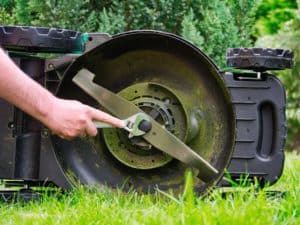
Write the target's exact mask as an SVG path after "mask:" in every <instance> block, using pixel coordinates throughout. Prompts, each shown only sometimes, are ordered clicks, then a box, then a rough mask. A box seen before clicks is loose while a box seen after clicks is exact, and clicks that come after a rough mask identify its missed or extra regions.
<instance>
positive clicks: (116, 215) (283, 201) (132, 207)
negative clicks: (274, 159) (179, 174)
mask: <svg viewBox="0 0 300 225" xmlns="http://www.w3.org/2000/svg"><path fill="white" fill-rule="evenodd" d="M299 175H300V156H299V155H296V154H295V153H289V154H287V157H286V163H285V170H284V173H283V176H282V177H281V179H280V180H279V181H278V182H277V184H275V185H274V186H272V187H269V188H268V190H281V191H286V193H285V195H284V196H279V195H278V196H268V194H267V192H266V191H263V190H261V191H258V192H257V191H255V190H254V188H250V189H249V190H247V191H246V190H245V189H241V190H240V191H238V192H235V193H234V194H233V195H229V196H227V198H223V197H222V196H221V194H220V190H216V191H214V192H213V193H212V195H211V197H210V198H200V197H194V196H193V195H191V193H190V194H186V195H185V197H177V198H175V197H172V196H166V195H164V194H157V195H155V196H150V195H139V194H137V193H130V194H126V195H124V194H121V193H111V192H109V191H105V192H104V193H103V192H97V191H90V190H86V189H84V188H78V189H77V190H74V191H72V192H71V193H68V194H67V195H63V196H62V197H57V196H51V197H47V196H46V197H44V199H43V200H42V201H39V202H29V203H26V204H24V203H23V204H22V203H11V204H5V203H1V205H0V207H1V209H0V214H1V215H0V224H22V225H23V224H64V225H65V224H76V225H79V224H103V225H104V224H105V225H108V224H151V225H155V224H164V225H169V224H228V225H232V224H240V225H243V224H256V225H257V224H264V225H266V224H300V176H299ZM187 193H189V191H188V192H187Z"/></svg>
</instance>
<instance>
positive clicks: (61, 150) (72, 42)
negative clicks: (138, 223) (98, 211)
mask: <svg viewBox="0 0 300 225" xmlns="http://www.w3.org/2000/svg"><path fill="white" fill-rule="evenodd" d="M0 45H1V46H2V48H4V49H5V50H6V51H7V53H8V54H9V56H10V57H11V58H12V59H13V60H14V62H15V63H16V64H17V65H18V66H19V67H20V68H21V69H22V70H23V71H24V72H25V73H26V74H28V76H30V77H31V78H32V79H34V80H35V81H37V82H38V83H40V84H41V85H43V86H44V87H45V88H47V89H48V90H49V91H51V92H52V93H53V94H55V95H56V96H58V97H60V98H64V99H74V100H78V101H80V102H82V103H84V104H88V105H90V106H92V107H95V108H98V109H101V110H104V111H106V112H108V113H111V114H112V115H114V116H116V117H118V118H120V119H124V120H125V119H127V120H126V121H127V122H128V124H127V125H128V126H127V129H118V128H111V127H107V126H106V125H105V124H98V125H97V126H98V127H99V130H98V135H97V136H96V137H78V138H75V139H73V140H65V139H62V138H60V137H58V136H56V135H54V134H52V133H51V131H50V130H48V129H47V128H46V127H43V126H42V124H41V123H40V122H38V121H37V120H35V119H34V118H32V117H30V116H29V115H27V114H26V113H24V112H23V111H21V110H20V109H18V108H16V107H15V106H12V105H10V104H9V103H7V102H5V101H4V100H0V109H1V110H0V178H1V179H2V180H3V187H4V188H6V187H16V186H17V187H21V191H19V193H20V194H21V195H24V196H25V197H26V196H27V197H28V196H29V197H32V193H33V192H32V191H31V190H32V188H33V187H37V186H47V185H49V184H51V185H55V186H58V187H61V188H63V189H68V188H71V187H72V186H74V185H76V184H77V183H81V184H85V185H90V186H95V187H99V188H102V187H109V188H110V189H116V188H121V189H122V190H124V191H128V190H136V191H138V192H154V191H155V190H157V189H159V190H162V191H168V190H172V191H173V192H180V191H181V190H182V189H183V187H184V181H185V178H184V174H185V172H186V171H187V170H190V171H192V174H193V177H194V186H195V191H196V192H198V193H200V194H201V193H205V192H206V191H207V190H208V189H209V188H211V187H213V186H230V184H231V182H239V180H240V179H247V181H250V183H251V182H254V181H255V182H259V184H261V185H262V186H263V185H264V184H266V183H269V184H273V183H275V182H276V181H277V180H278V179H279V177H280V175H281V173H282V170H283V165H284V143H285V139H286V131H287V127H286V118H285V107H286V100H285V90H284V87H283V85H282V83H281V82H280V80H279V79H277V78H276V77H275V76H273V75H272V74H270V73H269V72H267V71H271V70H282V69H287V68H291V67H292V65H293V53H292V52H291V51H289V50H284V49H269V48H231V49H228V51H227V67H228V69H227V71H222V70H220V69H219V68H218V67H217V65H216V64H215V63H214V62H213V61H212V59H211V58H210V57H208V56H207V55H206V54H205V53H204V52H202V51H201V50H200V49H199V48H197V47H196V46H194V45H193V44H191V43H190V42H188V41H186V40H184V39H183V38H181V37H179V36H177V35H174V34H171V33H167V32H162V31H155V30H138V31H129V32H124V33H120V34H116V35H109V34H107V33H80V32H76V31H71V30H66V29H56V28H44V27H31V26H29V27H25V26H1V27H0ZM230 71H231V72H230ZM16 91H18V90H16ZM224 172H225V174H226V175H224ZM225 177H227V179H225ZM229 178H230V179H229ZM229 180H231V181H229ZM1 193H2V196H3V198H6V199H7V198H9V196H11V195H12V193H14V192H13V191H7V190H3V191H2V192H1Z"/></svg>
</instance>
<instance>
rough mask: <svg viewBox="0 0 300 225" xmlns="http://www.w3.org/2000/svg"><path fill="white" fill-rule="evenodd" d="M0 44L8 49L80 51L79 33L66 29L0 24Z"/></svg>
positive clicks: (51, 51)
mask: <svg viewBox="0 0 300 225" xmlns="http://www.w3.org/2000/svg"><path fill="white" fill-rule="evenodd" d="M0 45H1V46H2V47H3V48H5V49H7V50H9V51H22V52H24V51H25V52H47V53H72V52H82V51H83V47H84V43H83V41H82V37H81V33H79V32H76V31H71V30H66V29H57V28H46V27H28V26H27V27H26V26H0Z"/></svg>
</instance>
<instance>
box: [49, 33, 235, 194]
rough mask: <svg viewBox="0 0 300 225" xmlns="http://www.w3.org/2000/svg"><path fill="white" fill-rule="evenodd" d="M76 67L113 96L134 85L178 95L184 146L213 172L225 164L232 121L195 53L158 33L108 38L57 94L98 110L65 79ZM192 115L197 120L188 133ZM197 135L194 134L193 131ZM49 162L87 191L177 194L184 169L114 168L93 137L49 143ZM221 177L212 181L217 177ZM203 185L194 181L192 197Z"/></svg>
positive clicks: (223, 93)
mask: <svg viewBox="0 0 300 225" xmlns="http://www.w3.org/2000/svg"><path fill="white" fill-rule="evenodd" d="M83 67H85V68H87V69H88V70H90V71H91V72H92V73H94V74H95V75H96V77H95V80H94V82H95V83H97V84H99V85H101V86H103V87H105V88H107V89H109V90H111V91H113V92H115V93H117V92H120V91H122V90H123V89H125V88H127V87H129V86H131V85H134V84H137V83H145V82H148V83H151V82H152V83H157V84H160V85H163V86H166V87H168V88H170V89H172V91H173V92H174V93H175V94H176V96H180V102H182V103H183V104H184V108H185V111H186V112H185V113H186V114H187V115H189V116H190V117H191V119H188V120H187V128H183V129H187V130H186V133H187V137H191V138H189V139H187V140H185V142H186V144H187V145H188V146H189V147H190V148H191V149H194V150H196V151H197V154H199V155H201V156H202V157H203V158H204V159H205V160H207V161H208V162H209V163H210V164H211V165H213V167H215V168H216V169H217V170H218V171H221V172H222V171H223V170H224V168H225V167H226V166H227V165H228V163H229V160H230V157H231V153H232V150H233V140H234V136H235V128H234V127H235V120H234V113H233V108H232V105H231V102H230V95H229V93H228V91H227V89H226V87H225V85H224V82H223V80H222V78H221V76H220V75H219V72H218V70H217V68H216V67H215V65H214V64H213V63H212V62H211V61H210V60H209V58H208V57H207V56H205V55H204V54H203V53H202V52H201V51H200V50H199V49H197V48H195V47H194V46H193V45H191V44H190V43H188V42H186V41H184V40H182V39H181V38H179V37H177V36H174V35H170V34H167V33H162V32H152V31H138V32H130V33H124V34H120V35H117V36H114V37H113V38H112V39H111V40H108V41H107V42H105V43H103V44H102V45H100V46H98V47H97V48H95V49H93V50H91V51H90V52H88V53H86V54H84V55H82V56H81V57H79V58H78V59H76V61H75V62H74V63H73V65H71V66H70V68H69V69H68V71H67V72H66V73H65V76H64V79H63V80H62V82H61V84H60V86H59V90H58V93H57V95H58V96H60V97H63V98H68V99H77V100H80V101H82V102H83V103H86V104H89V105H91V106H94V107H98V108H101V107H100V106H99V104H98V103H97V102H96V101H95V100H94V99H93V98H91V97H90V96H88V95H87V94H86V93H84V92H83V91H82V90H81V89H80V88H79V87H77V86H76V85H75V84H73V83H72V78H73V77H74V76H75V75H76V73H77V72H78V71H79V70H80V69H82V68H83ZM194 114H197V115H198V116H200V117H201V119H200V120H199V124H198V126H199V128H197V129H191V128H193V127H194V125H193V124H194V122H193V121H194V119H193V118H194ZM198 129H199V132H195V130H196V131H197V130H198ZM52 144H53V146H54V149H55V152H56V155H57V157H58V159H59V161H60V163H61V165H62V167H63V169H64V170H65V171H66V173H67V174H68V176H69V177H73V178H75V179H76V180H79V181H81V182H83V183H87V184H97V185H98V184H100V185H108V186H110V187H112V188H114V187H123V188H124V189H127V188H135V189H137V190H143V191H149V190H150V191H151V190H154V189H155V188H157V187H158V188H160V189H162V190H167V189H169V188H171V189H174V190H180V189H181V188H182V187H183V183H184V176H183V174H184V171H185V170H186V168H187V166H186V165H184V164H183V163H180V162H179V161H177V160H172V161H171V162H169V163H167V164H166V165H165V166H162V167H159V168H155V169H150V170H138V169H133V168H130V167H128V166H126V165H124V164H122V163H120V162H119V161H118V160H117V159H116V158H115V157H114V156H113V155H112V154H111V153H110V151H109V150H108V149H107V146H106V143H105V141H104V140H103V134H102V132H99V135H98V136H97V137H96V138H89V139H75V140H73V141H65V140H62V139H60V138H58V137H55V136H54V137H52ZM221 176H222V173H220V175H219V176H218V178H217V180H218V179H219V178H221ZM210 185H211V184H204V183H203V182H201V181H200V180H198V179H196V178H195V186H196V187H195V188H196V190H199V191H203V190H205V189H206V188H207V187H209V186H210Z"/></svg>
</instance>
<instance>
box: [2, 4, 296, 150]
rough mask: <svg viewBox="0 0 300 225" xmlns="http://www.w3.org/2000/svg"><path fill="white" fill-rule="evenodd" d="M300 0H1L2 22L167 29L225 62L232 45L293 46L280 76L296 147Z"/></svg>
mask: <svg viewBox="0 0 300 225" xmlns="http://www.w3.org/2000/svg"><path fill="white" fill-rule="evenodd" d="M297 3H298V4H297ZM298 5H300V0H298V1H297V0H263V1H262V0H223V1H220V0H127V1H122V0H44V1H40V0H1V1H0V24H5V25H15V24H17V25H35V26H48V27H50V26H52V27H60V28H68V29H73V30H79V31H82V32H108V33H110V34H115V33H119V32H123V31H126V30H135V29H157V30H163V31H168V32H172V33H175V34H178V35H181V36H183V37H184V38H186V39H188V40H189V41H191V42H193V43H194V44H195V45H197V46H198V47H199V48H201V49H202V50H204V52H206V53H207V54H208V55H209V56H210V57H211V58H213V59H214V60H215V62H216V63H217V64H218V65H219V66H220V67H221V68H225V52H226V49H227V48H229V47H240V46H247V47H249V46H254V45H255V44H256V45H257V46H264V47H281V48H283V47H284V48H290V49H292V50H294V52H295V58H296V60H295V62H296V63H295V68H294V69H293V70H292V72H291V71H284V72H280V73H278V76H280V78H281V79H282V81H283V82H284V85H285V87H286V89H287V94H288V106H287V109H288V121H289V136H288V137H289V141H288V144H289V147H290V148H291V147H293V148H295V147H297V146H299V145H300V112H299V104H300V79H299V78H300V77H299V76H300V59H299V58H300V56H299V55H300V53H299V49H300V47H299V45H300V41H299V40H300V37H299V36H300V33H299V32H300V31H299V30H300V29H299V28H300V13H299V6H298ZM298 142H299V143H298Z"/></svg>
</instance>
